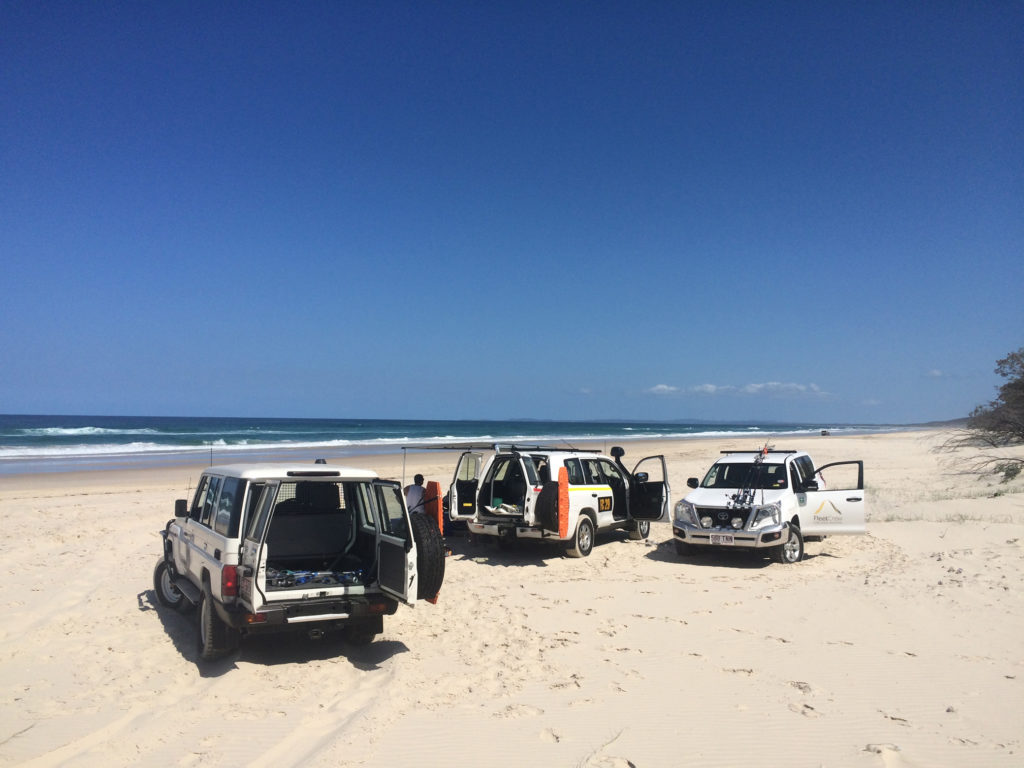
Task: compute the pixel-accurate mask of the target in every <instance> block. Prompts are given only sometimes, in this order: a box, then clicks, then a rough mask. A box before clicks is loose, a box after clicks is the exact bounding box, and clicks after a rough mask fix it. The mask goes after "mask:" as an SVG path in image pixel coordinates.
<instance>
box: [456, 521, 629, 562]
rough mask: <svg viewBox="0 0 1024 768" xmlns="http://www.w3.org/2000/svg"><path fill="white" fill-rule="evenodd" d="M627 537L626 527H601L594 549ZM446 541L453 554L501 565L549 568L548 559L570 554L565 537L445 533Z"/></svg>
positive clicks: (621, 540)
mask: <svg viewBox="0 0 1024 768" xmlns="http://www.w3.org/2000/svg"><path fill="white" fill-rule="evenodd" d="M627 539H628V535H627V533H626V531H622V530H611V531H598V532H597V534H596V537H595V539H594V552H596V551H598V550H599V549H600V548H601V547H604V546H612V547H614V546H615V545H616V544H617V543H620V542H624V541H626V540H627ZM445 545H446V546H447V547H448V548H449V549H450V550H451V552H452V557H455V558H458V559H461V560H470V561H472V562H474V563H479V564H480V565H491V566H496V567H501V568H508V567H516V566H530V565H532V566H536V567H540V568H547V567H548V561H550V560H561V559H563V558H565V557H568V555H566V554H565V542H564V541H545V540H544V539H512V540H505V539H498V538H497V537H496V536H475V537H470V536H467V535H458V534H455V535H448V536H446V537H445ZM592 554H593V553H592Z"/></svg>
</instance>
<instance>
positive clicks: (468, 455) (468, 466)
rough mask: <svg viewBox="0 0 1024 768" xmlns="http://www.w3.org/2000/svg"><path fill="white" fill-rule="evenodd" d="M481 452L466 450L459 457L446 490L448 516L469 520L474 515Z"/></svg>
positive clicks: (478, 485) (481, 457) (481, 461)
mask: <svg viewBox="0 0 1024 768" xmlns="http://www.w3.org/2000/svg"><path fill="white" fill-rule="evenodd" d="M482 464H483V454H481V453H474V452H472V451H466V452H465V453H463V454H462V455H461V456H460V457H459V464H458V466H457V467H456V468H455V477H454V478H452V486H451V488H450V489H449V491H448V517H449V518H451V519H452V520H470V519H472V518H473V516H474V515H476V494H477V491H478V490H480V467H481V465H482Z"/></svg>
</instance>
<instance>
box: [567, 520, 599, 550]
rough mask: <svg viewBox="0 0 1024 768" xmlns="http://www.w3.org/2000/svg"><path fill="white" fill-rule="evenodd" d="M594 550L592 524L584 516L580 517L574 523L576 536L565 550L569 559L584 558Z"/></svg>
mask: <svg viewBox="0 0 1024 768" xmlns="http://www.w3.org/2000/svg"><path fill="white" fill-rule="evenodd" d="M593 549H594V523H593V521H592V520H591V519H590V518H589V517H587V516H586V515H580V519H579V522H577V523H576V535H575V536H573V537H572V541H571V542H570V543H569V546H568V547H567V548H566V550H565V554H567V555H568V556H569V557H586V556H587V555H589V554H590V552H591V550H593Z"/></svg>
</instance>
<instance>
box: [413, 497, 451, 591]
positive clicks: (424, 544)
mask: <svg viewBox="0 0 1024 768" xmlns="http://www.w3.org/2000/svg"><path fill="white" fill-rule="evenodd" d="M410 519H411V520H412V538H413V541H415V542H416V573H417V579H416V599H417V600H430V599H433V598H434V597H437V593H438V592H440V591H441V584H442V582H443V581H444V540H443V539H442V538H441V532H440V531H439V530H437V523H435V522H434V521H433V520H432V519H431V518H429V517H427V516H426V515H420V514H415V515H410Z"/></svg>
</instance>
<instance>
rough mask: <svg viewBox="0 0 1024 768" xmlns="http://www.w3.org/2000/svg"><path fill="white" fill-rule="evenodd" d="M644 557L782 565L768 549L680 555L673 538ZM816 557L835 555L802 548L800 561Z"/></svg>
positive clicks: (717, 564) (747, 566)
mask: <svg viewBox="0 0 1024 768" xmlns="http://www.w3.org/2000/svg"><path fill="white" fill-rule="evenodd" d="M646 557H647V558H649V559H651V560H655V561H657V562H659V563H678V564H686V565H696V566H700V567H704V568H740V569H744V570H760V569H762V568H767V567H768V566H770V565H779V566H780V567H781V566H782V563H776V562H775V560H774V559H773V557H772V555H771V554H769V550H766V549H761V550H756V549H735V550H730V549H724V548H723V549H705V550H699V549H698V550H696V551H694V552H691V553H688V554H685V555H680V554H679V553H677V552H676V546H675V542H674V540H673V539H669V540H668V541H663V542H661V543H660V544H658V546H657V547H654V548H652V549H651V551H650V552H648V553H647V555H646ZM818 557H835V555H833V554H830V553H829V552H808V551H807V550H804V557H803V560H802V561H801V562H808V561H811V560H814V559H816V558H818ZM787 567H788V566H787Z"/></svg>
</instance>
